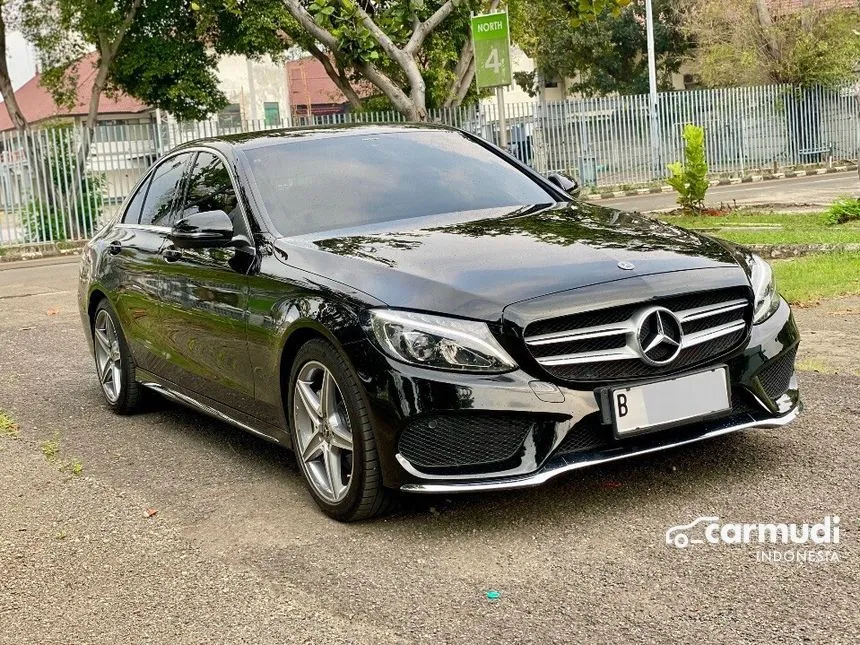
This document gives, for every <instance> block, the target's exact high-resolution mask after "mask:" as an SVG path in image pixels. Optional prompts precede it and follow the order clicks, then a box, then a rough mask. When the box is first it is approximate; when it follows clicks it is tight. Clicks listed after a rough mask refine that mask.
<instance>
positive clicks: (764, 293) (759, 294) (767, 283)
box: [750, 254, 779, 324]
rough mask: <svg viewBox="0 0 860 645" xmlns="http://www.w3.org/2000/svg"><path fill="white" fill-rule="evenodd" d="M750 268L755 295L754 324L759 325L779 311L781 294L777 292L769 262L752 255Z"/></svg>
mask: <svg viewBox="0 0 860 645" xmlns="http://www.w3.org/2000/svg"><path fill="white" fill-rule="evenodd" d="M750 267H751V269H752V273H751V275H750V282H751V283H752V288H753V293H754V294H755V308H754V309H753V324H758V323H760V322H763V321H765V320H767V319H768V318H770V316H771V314H773V312H774V311H776V310H777V308H778V307H779V293H777V291H776V282H775V281H774V279H773V270H772V269H771V268H770V265H769V264H768V263H767V262H765V261H764V260H763V259H761V258H760V257H759V256H757V255H755V254H752V262H751V265H750Z"/></svg>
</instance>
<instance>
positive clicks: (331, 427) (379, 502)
mask: <svg viewBox="0 0 860 645" xmlns="http://www.w3.org/2000/svg"><path fill="white" fill-rule="evenodd" d="M288 392H289V400H288V401H287V406H288V408H287V409H288V411H289V414H288V417H289V423H290V431H291V433H292V440H293V449H294V451H295V453H296V460H297V461H298V463H299V467H300V468H301V470H302V474H303V475H304V478H305V482H306V484H307V487H308V490H309V491H310V493H311V495H312V496H313V498H314V501H316V503H317V505H318V506H319V507H320V508H321V509H322V510H323V512H325V513H326V514H327V515H329V516H330V517H333V518H335V519H337V520H341V521H356V520H362V519H367V518H369V517H373V516H376V515H380V514H382V513H384V512H387V511H389V510H390V509H391V508H392V507H393V505H394V503H395V499H396V493H395V492H394V491H390V490H387V489H385V488H383V486H382V474H381V472H380V469H379V458H378V455H377V452H376V441H375V438H374V434H373V428H372V427H371V425H370V420H369V415H368V412H367V406H366V405H365V402H364V398H363V396H362V392H361V389H360V386H359V382H358V378H357V377H356V376H355V373H354V371H353V370H352V367H351V366H350V365H349V364H348V363H347V361H346V360H345V359H344V358H343V357H342V356H341V355H340V354H339V353H338V352H337V350H336V349H335V348H334V347H332V345H330V344H329V343H327V342H326V341H324V340H321V339H320V340H312V341H309V342H308V343H306V344H305V345H303V346H302V347H301V349H299V351H298V354H297V355H296V359H295V361H294V363H293V369H292V371H291V374H290V383H289V390H288Z"/></svg>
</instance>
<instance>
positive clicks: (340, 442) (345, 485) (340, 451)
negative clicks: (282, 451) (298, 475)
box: [293, 361, 354, 503]
mask: <svg viewBox="0 0 860 645" xmlns="http://www.w3.org/2000/svg"><path fill="white" fill-rule="evenodd" d="M293 408H294V409H293V418H294V419H295V424H296V436H297V439H298V445H297V446H296V454H297V455H298V457H299V459H301V461H302V467H303V468H304V470H305V473H306V474H307V477H308V481H309V483H310V484H311V486H313V488H314V490H315V491H316V492H317V494H318V495H319V496H320V497H322V498H323V499H325V500H326V501H328V502H332V503H337V502H339V501H341V500H342V499H343V498H344V497H345V496H346V493H347V491H348V490H349V482H350V479H351V478H352V468H353V463H354V462H353V443H352V430H351V428H350V425H349V414H348V413H347V410H346V404H345V403H344V400H343V394H341V391H340V388H339V387H338V385H337V382H336V381H335V379H334V376H332V373H331V372H330V371H329V370H328V368H326V367H325V365H323V364H322V363H319V362H317V361H308V362H307V363H305V364H304V365H303V366H302V369H301V371H300V372H299V375H298V378H297V379H296V385H295V390H294V393H293Z"/></svg>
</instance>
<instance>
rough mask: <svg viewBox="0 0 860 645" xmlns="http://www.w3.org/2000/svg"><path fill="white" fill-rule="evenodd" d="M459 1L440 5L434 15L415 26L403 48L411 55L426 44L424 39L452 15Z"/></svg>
mask: <svg viewBox="0 0 860 645" xmlns="http://www.w3.org/2000/svg"><path fill="white" fill-rule="evenodd" d="M459 3H460V0H448V1H447V2H446V3H445V4H443V5H442V6H441V7H439V8H438V9H437V10H436V12H435V13H434V14H433V15H432V16H430V17H429V18H427V20H425V21H424V22H422V23H419V24H417V25H416V26H415V27H414V28H413V30H412V36H411V37H410V38H409V42H407V43H406V47H404V48H403V51H404V52H406V53H407V54H409V55H410V56H411V55H413V54H415V52H417V51H418V50H419V49H421V45H423V44H424V41H425V40H426V39H427V36H428V35H429V34H430V32H431V31H433V30H434V29H436V27H438V26H439V24H440V23H441V22H442V21H443V20H445V18H447V17H448V16H450V15H451V12H452V11H454V7H456V6H457V5H458V4H459Z"/></svg>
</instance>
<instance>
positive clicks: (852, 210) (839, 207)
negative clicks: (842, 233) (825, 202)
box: [821, 196, 860, 226]
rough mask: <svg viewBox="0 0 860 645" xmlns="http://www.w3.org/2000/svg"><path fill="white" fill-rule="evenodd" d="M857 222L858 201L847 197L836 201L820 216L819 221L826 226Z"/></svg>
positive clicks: (859, 205) (858, 215)
mask: <svg viewBox="0 0 860 645" xmlns="http://www.w3.org/2000/svg"><path fill="white" fill-rule="evenodd" d="M857 220H860V199H857V198H856V197H848V196H842V197H840V198H839V199H837V200H836V201H835V202H833V204H831V205H830V208H828V209H827V210H826V211H824V214H823V215H822V216H821V221H822V222H824V223H825V224H827V225H828V226H835V225H836V224H844V223H845V222H852V221H857Z"/></svg>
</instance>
